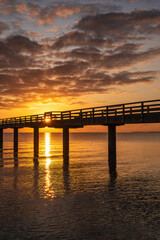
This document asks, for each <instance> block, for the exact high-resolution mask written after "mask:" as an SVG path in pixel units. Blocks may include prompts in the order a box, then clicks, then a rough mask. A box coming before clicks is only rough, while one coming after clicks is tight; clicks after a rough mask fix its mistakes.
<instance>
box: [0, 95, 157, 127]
mask: <svg viewBox="0 0 160 240" xmlns="http://www.w3.org/2000/svg"><path fill="white" fill-rule="evenodd" d="M153 113H155V114H156V113H157V114H160V99H157V100H152V101H144V102H132V103H125V104H117V105H109V106H100V107H94V108H84V109H76V110H71V111H62V112H60V111H51V112H45V113H44V114H38V115H28V116H21V117H11V118H4V119H0V127H2V128H3V127H9V126H11V125H12V126H14V125H22V126H25V125H27V124H31V123H34V124H35V123H37V124H41V123H44V124H46V125H47V124H48V125H49V124H51V123H53V122H59V123H61V124H62V125H63V123H64V124H65V122H70V123H74V121H75V122H79V123H80V124H83V121H84V120H86V119H88V120H89V119H90V120H92V123H94V120H95V119H103V120H106V122H107V121H108V119H109V118H117V117H121V119H122V120H123V119H125V117H127V116H129V117H132V116H134V117H136V116H141V118H143V116H144V115H150V114H153Z"/></svg>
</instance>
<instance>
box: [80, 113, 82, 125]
mask: <svg viewBox="0 0 160 240" xmlns="http://www.w3.org/2000/svg"><path fill="white" fill-rule="evenodd" d="M80 124H82V110H80Z"/></svg>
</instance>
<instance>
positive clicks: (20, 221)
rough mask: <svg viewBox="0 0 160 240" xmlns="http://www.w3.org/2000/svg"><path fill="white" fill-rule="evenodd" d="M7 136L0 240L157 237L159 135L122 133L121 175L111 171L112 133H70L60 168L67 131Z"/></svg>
mask: <svg viewBox="0 0 160 240" xmlns="http://www.w3.org/2000/svg"><path fill="white" fill-rule="evenodd" d="M12 139H13V136H12V134H11V133H6V134H5V136H4V149H5V150H4V153H3V160H2V159H1V160H0V165H1V168H0V240H10V239H15V240H25V239H33V240H41V239H42V240H46V239H53V240H58V239H60V240H63V239H68V240H78V239H83V240H88V239H89V240H94V239H96V240H99V239H102V240H103V239H105V240H108V239H115V240H116V239H143V240H144V239H149V240H150V239H151V240H152V239H153V240H155V239H156V240H159V239H160V134H159V133H154V134H152V133H145V134H140V133H139V134H136V133H132V134H118V136H117V171H118V174H117V177H116V176H110V175H109V174H108V162H107V135H106V134H82V133H81V134H75V133H74V134H73V133H72V134H70V164H69V167H68V168H67V167H63V159H62V135H61V134H52V133H44V134H43V133H42V134H40V158H39V165H34V164H33V136H32V134H29V133H27V134H24V133H20V134H19V160H18V165H15V166H14V159H13V142H12Z"/></svg>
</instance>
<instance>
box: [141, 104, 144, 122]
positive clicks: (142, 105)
mask: <svg viewBox="0 0 160 240" xmlns="http://www.w3.org/2000/svg"><path fill="white" fill-rule="evenodd" d="M143 112H144V103H143V102H142V103H141V122H143Z"/></svg>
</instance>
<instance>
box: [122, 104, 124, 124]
mask: <svg viewBox="0 0 160 240" xmlns="http://www.w3.org/2000/svg"><path fill="white" fill-rule="evenodd" d="M122 121H123V123H124V121H125V106H124V104H123V105H122Z"/></svg>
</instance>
